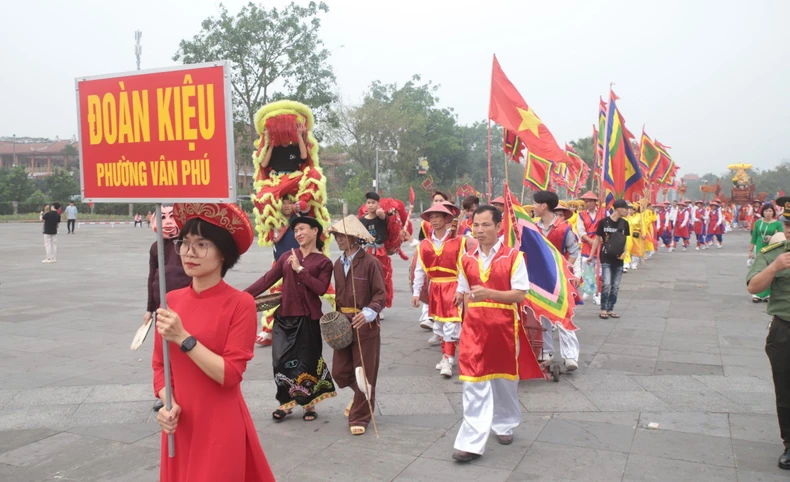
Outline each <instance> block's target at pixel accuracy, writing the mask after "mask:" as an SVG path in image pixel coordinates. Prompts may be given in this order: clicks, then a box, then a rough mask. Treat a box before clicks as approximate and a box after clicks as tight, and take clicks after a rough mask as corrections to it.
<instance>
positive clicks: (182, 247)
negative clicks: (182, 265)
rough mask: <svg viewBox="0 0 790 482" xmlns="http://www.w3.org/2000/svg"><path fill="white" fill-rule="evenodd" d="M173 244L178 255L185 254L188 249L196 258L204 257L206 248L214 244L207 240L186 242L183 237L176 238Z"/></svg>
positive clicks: (206, 253)
mask: <svg viewBox="0 0 790 482" xmlns="http://www.w3.org/2000/svg"><path fill="white" fill-rule="evenodd" d="M174 244H175V248H176V253H178V255H179V256H185V255H186V254H187V253H189V251H190V250H192V254H194V255H195V257H196V258H205V257H206V256H207V255H208V249H209V248H210V247H212V246H214V244H212V243H209V242H208V241H198V242H196V243H188V242H187V241H184V240H183V239H177V240H176V242H175V243H174Z"/></svg>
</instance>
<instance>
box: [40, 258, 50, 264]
mask: <svg viewBox="0 0 790 482" xmlns="http://www.w3.org/2000/svg"><path fill="white" fill-rule="evenodd" d="M41 262H42V263H44V264H48V263H51V262H52V261H50V260H48V259H45V260H43V261H41Z"/></svg>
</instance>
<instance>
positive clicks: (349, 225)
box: [329, 214, 374, 243]
mask: <svg viewBox="0 0 790 482" xmlns="http://www.w3.org/2000/svg"><path fill="white" fill-rule="evenodd" d="M344 224H345V226H344ZM329 232H330V233H333V234H345V235H347V236H354V237H356V238H359V239H362V240H364V241H366V242H368V243H372V242H373V241H374V240H373V236H371V235H370V233H369V232H368V230H367V228H365V225H364V224H362V222H361V221H360V220H359V219H357V217H356V216H354V215H353V214H349V215H348V216H346V217H345V219H341V220H340V221H338V222H336V223H335V224H333V225H332V227H331V228H329Z"/></svg>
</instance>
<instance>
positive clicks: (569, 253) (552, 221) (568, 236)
mask: <svg viewBox="0 0 790 482" xmlns="http://www.w3.org/2000/svg"><path fill="white" fill-rule="evenodd" d="M533 199H534V204H533V205H532V206H533V209H534V210H535V216H536V217H537V218H538V219H537V222H536V223H535V225H536V226H537V227H538V229H540V232H541V233H542V234H543V236H545V237H546V239H548V240H549V242H550V243H551V244H553V245H554V247H555V248H557V251H559V252H560V253H561V254H562V256H563V257H564V258H565V259H566V260H568V264H570V265H571V266H573V265H574V264H575V262H576V258H578V257H579V240H578V239H577V238H576V235H575V234H574V233H573V230H572V229H571V227H570V226H568V223H567V222H565V220H564V219H562V218H561V217H559V216H557V215H555V214H554V210H555V209H556V208H557V205H558V204H559V202H560V198H559V197H558V196H557V193H555V192H551V191H538V192H536V193H535V196H534V198H533ZM579 274H581V273H579ZM579 274H576V276H577V277H578V276H579ZM541 322H542V323H543V327H544V328H546V331H544V332H543V351H544V357H543V360H544V361H546V359H547V358H548V360H549V361H550V360H551V359H552V358H553V357H554V335H553V332H552V322H551V321H550V320H548V319H547V318H545V317H542V318H541ZM554 326H556V327H557V331H558V336H559V339H560V354H561V355H562V358H563V360H564V362H565V368H566V369H567V370H568V371H569V372H572V371H574V370H576V369H578V368H579V339H578V338H577V337H576V333H574V332H572V331H568V330H566V329H565V328H564V327H563V326H562V323H555V324H554Z"/></svg>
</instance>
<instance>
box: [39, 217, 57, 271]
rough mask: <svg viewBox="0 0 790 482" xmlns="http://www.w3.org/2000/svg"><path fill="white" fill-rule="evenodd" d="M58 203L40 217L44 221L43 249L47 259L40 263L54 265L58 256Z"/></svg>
mask: <svg viewBox="0 0 790 482" xmlns="http://www.w3.org/2000/svg"><path fill="white" fill-rule="evenodd" d="M59 209H60V203H55V204H53V205H52V207H51V208H50V210H49V211H48V212H46V213H44V214H42V215H41V220H42V221H44V248H45V249H46V250H47V258H46V259H45V260H43V261H42V263H45V264H46V263H56V262H57V254H58V224H60V214H58V210H59Z"/></svg>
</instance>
